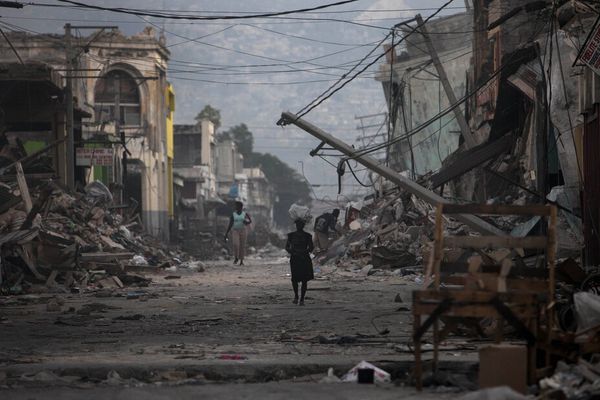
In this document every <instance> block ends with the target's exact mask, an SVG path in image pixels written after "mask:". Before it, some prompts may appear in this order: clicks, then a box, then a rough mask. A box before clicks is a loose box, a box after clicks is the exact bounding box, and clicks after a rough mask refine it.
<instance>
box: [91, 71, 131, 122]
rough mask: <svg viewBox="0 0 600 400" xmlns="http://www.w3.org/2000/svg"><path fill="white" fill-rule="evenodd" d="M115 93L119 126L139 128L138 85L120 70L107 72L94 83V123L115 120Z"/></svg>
mask: <svg viewBox="0 0 600 400" xmlns="http://www.w3.org/2000/svg"><path fill="white" fill-rule="evenodd" d="M117 89H118V92H117ZM117 93H118V95H119V104H120V110H121V118H120V120H121V126H140V125H141V107H140V91H139V88H138V84H137V82H136V80H135V79H133V78H132V76H131V75H130V74H129V73H127V72H125V71H121V70H112V71H109V72H108V73H106V74H104V76H103V77H101V78H99V79H98V82H97V83H96V88H95V90H94V104H95V111H96V121H97V122H111V121H115V120H116V117H117V114H116V110H115V104H116V101H117Z"/></svg>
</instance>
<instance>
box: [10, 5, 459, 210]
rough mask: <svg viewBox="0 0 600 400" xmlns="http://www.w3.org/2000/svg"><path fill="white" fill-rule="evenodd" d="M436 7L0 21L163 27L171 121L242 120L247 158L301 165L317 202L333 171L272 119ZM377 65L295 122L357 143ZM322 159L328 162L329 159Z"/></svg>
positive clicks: (50, 28)
mask: <svg viewBox="0 0 600 400" xmlns="http://www.w3.org/2000/svg"><path fill="white" fill-rule="evenodd" d="M80 1H81V2H85V3H87V4H98V5H103V6H105V7H131V8H143V9H146V10H150V9H157V10H178V11H181V12H183V11H193V10H196V11H198V14H201V15H209V14H210V15H218V14H219V13H220V12H222V13H224V14H227V13H242V12H263V11H282V10H290V9H297V8H305V7H312V6H316V5H322V4H327V3H330V2H333V0H280V1H266V0H243V1H241V0H238V1H233V0H210V1H207V0H204V1H202V0H199V1H190V0H170V1H165V0H119V1H115V0H105V1H94V0H80ZM24 3H25V2H24ZM443 3H445V1H441V0H360V1H357V2H354V3H351V4H347V5H344V6H339V7H332V8H328V9H325V10H322V11H320V12H311V13H303V14H293V15H290V16H286V17H287V18H262V19H245V20H220V21H195V22H189V21H185V20H162V19H154V18H153V19H147V20H146V21H144V20H142V19H141V18H139V17H135V16H129V15H124V14H117V13H112V12H105V11H90V10H85V11H83V10H81V9H77V8H71V7H41V6H26V7H25V8H23V9H21V10H11V9H1V10H0V11H1V13H0V15H1V16H2V17H1V18H0V21H2V22H8V23H10V24H14V25H17V26H19V27H22V28H26V29H29V30H33V31H36V32H52V33H60V32H62V31H63V26H64V24H65V23H66V22H72V23H73V24H78V25H86V24H93V25H98V24H110V25H118V26H119V27H120V29H121V30H122V31H123V32H125V33H127V34H132V33H136V32H139V31H141V30H142V29H143V28H144V26H145V25H149V24H150V23H151V24H154V25H155V26H157V27H158V28H159V29H164V32H165V35H166V38H167V45H168V46H169V50H170V51H171V61H170V63H169V71H168V77H169V79H170V81H171V82H172V83H173V85H174V87H175V92H176V102H177V106H176V114H175V118H176V123H192V122H193V118H194V116H195V115H196V113H197V112H198V111H200V110H201V109H202V107H203V106H204V105H205V104H211V105H212V106H214V107H216V108H218V109H220V110H221V115H222V124H223V128H224V129H227V128H228V127H230V126H233V125H236V124H239V123H246V124H247V125H248V126H249V127H250V130H251V131H252V132H253V133H254V137H255V148H256V150H257V151H261V152H269V153H272V154H275V155H277V156H279V157H280V158H282V159H283V160H285V161H286V162H287V163H288V164H289V165H290V166H292V167H293V168H296V169H297V170H299V171H301V166H302V164H301V163H303V165H304V173H305V175H306V177H307V178H308V180H309V182H311V183H313V184H321V185H329V186H322V187H320V188H317V187H316V188H315V191H316V194H317V197H324V196H326V198H330V199H335V198H336V193H337V188H336V187H335V184H336V183H337V177H336V174H335V169H334V168H333V167H332V166H330V165H329V164H327V163H326V162H325V161H323V160H321V159H319V158H311V157H310V156H309V155H308V152H309V150H310V149H311V148H313V147H314V146H315V145H316V144H317V143H318V142H317V141H316V140H315V139H313V138H312V137H311V136H310V135H308V134H307V133H305V132H303V131H301V130H299V129H298V128H295V127H287V128H285V129H281V128H279V127H277V126H276V125H275V122H276V121H277V120H278V119H279V116H280V114H281V112H282V111H284V110H289V111H292V112H297V111H298V110H300V109H301V108H302V107H304V106H305V105H306V104H308V103H309V102H311V101H312V100H313V99H314V98H316V97H317V96H318V95H319V94H320V93H321V92H323V91H324V90H325V89H326V88H327V87H329V85H331V84H332V83H334V82H335V81H336V80H337V79H339V77H340V76H341V75H342V74H344V73H345V72H347V71H348V70H350V69H351V68H352V67H353V66H354V65H355V64H356V63H357V62H358V61H359V60H360V59H361V58H363V57H364V56H365V55H367V54H368V53H369V52H370V51H371V50H372V49H373V48H374V47H375V45H376V43H377V42H379V41H380V40H382V39H383V38H384V37H385V35H386V34H387V33H388V31H389V27H391V26H393V25H394V24H396V23H397V22H399V21H400V20H401V18H406V17H412V16H414V14H416V13H417V12H420V13H421V14H422V15H423V16H424V17H425V16H427V15H429V14H431V13H432V12H433V11H434V10H433V9H432V8H437V7H439V6H441V5H442V4H443ZM36 4H49V5H59V4H62V5H64V3H59V2H57V1H54V0H40V1H38V2H36ZM463 7H464V1H463V0H455V1H454V2H453V3H452V4H451V5H450V8H448V9H447V10H446V11H445V12H444V14H452V13H456V12H461V11H463V10H464V8H463ZM416 9H418V10H416ZM290 17H291V18H290ZM326 19H327V20H326ZM332 19H336V20H340V21H332ZM344 21H345V22H344ZM366 25H370V26H366ZM190 39H193V40H190ZM381 53H382V49H381V48H378V49H377V50H375V52H374V53H373V55H372V56H371V58H369V59H368V60H367V62H369V61H372V60H373V58H374V57H376V56H378V55H380V54H381ZM379 64H380V63H377V64H375V65H374V66H373V67H371V68H370V69H369V70H367V71H366V72H365V73H364V74H363V75H361V76H360V77H359V78H358V79H356V80H354V81H353V82H351V83H350V84H348V85H347V86H346V87H345V88H343V89H342V90H341V91H339V92H338V93H336V94H335V95H334V96H333V97H331V98H330V99H329V100H327V101H326V102H325V103H323V104H322V105H321V106H319V107H318V108H316V109H315V110H313V111H312V112H310V113H309V114H307V116H306V117H305V118H306V119H307V120H309V121H311V122H313V123H314V124H316V125H317V126H319V127H321V128H322V129H325V130H326V131H329V132H330V133H332V134H334V135H336V136H338V137H339V138H342V139H344V140H346V141H347V142H349V143H352V144H357V143H358V142H356V139H357V137H358V136H359V134H360V132H359V131H358V130H357V125H358V123H359V121H358V120H356V119H355V118H356V117H357V116H364V115H368V114H377V113H381V112H385V110H386V107H385V99H384V95H383V90H382V87H381V84H380V83H379V82H377V81H375V80H374V78H373V76H374V73H375V71H376V70H377V68H378V67H379ZM381 121H382V120H381V117H379V118H374V119H372V120H370V121H368V120H365V123H366V124H378V123H381ZM223 128H222V129H223ZM384 129H385V128H384ZM376 130H377V129H376V128H372V129H370V130H369V131H368V132H367V133H368V134H374V133H375V132H376ZM331 160H332V161H334V162H335V159H331ZM365 173H366V172H365V171H363V172H361V173H360V174H359V175H360V176H361V177H362V178H363V179H365V178H366V177H365ZM344 180H345V181H346V182H347V183H348V184H347V185H346V186H345V188H344V191H343V194H346V195H347V194H349V193H352V191H355V190H359V189H360V188H359V187H356V186H351V185H352V184H353V178H352V177H351V176H350V175H349V174H347V176H345V179H344ZM365 180H366V179H365Z"/></svg>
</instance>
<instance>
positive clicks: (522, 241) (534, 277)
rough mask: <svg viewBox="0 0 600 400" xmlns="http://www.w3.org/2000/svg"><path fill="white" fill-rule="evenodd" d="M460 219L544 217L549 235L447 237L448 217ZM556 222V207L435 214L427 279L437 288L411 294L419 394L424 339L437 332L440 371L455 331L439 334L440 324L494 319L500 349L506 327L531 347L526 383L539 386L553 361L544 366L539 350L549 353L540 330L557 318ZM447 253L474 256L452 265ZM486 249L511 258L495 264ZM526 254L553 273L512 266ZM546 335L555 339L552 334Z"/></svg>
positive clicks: (457, 209) (445, 209)
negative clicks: (442, 348)
mask: <svg viewBox="0 0 600 400" xmlns="http://www.w3.org/2000/svg"><path fill="white" fill-rule="evenodd" d="M457 214H462V215H472V214H480V215H481V214H483V215H520V216H540V217H545V218H547V219H548V228H547V233H546V235H540V236H526V237H512V236H446V235H444V233H443V232H444V220H445V215H457ZM556 220H557V214H556V207H555V206H545V205H528V206H512V205H479V204H469V205H454V204H439V205H438V206H437V210H436V217H435V221H436V226H435V233H434V243H433V251H432V252H431V254H430V259H429V264H428V266H427V270H426V273H425V287H427V286H429V284H430V283H433V288H432V289H423V290H417V291H414V292H413V307H412V310H413V318H414V322H413V340H414V355H415V367H414V377H415V381H416V386H417V389H419V390H420V389H421V388H422V360H421V340H422V338H423V335H424V334H425V333H426V332H427V331H428V330H429V328H431V327H433V360H432V361H433V369H434V371H435V370H436V368H437V363H438V349H439V344H440V342H441V341H442V340H444V338H445V337H446V335H447V334H448V332H449V329H450V328H451V326H452V323H445V325H444V328H443V329H441V330H440V324H439V321H440V319H441V318H448V320H449V321H458V322H460V321H461V320H465V319H469V318H475V319H483V318H494V319H495V320H496V322H497V330H496V341H497V342H498V343H500V342H501V341H502V339H503V337H502V336H503V327H504V322H505V321H506V322H507V323H509V324H510V325H511V326H512V327H513V328H514V329H515V330H516V332H517V333H518V334H519V335H520V336H521V337H522V338H524V339H525V340H526V342H527V354H528V357H527V358H528V360H527V375H528V380H529V381H530V382H534V381H535V379H536V378H537V372H538V371H537V368H538V366H539V365H540V364H542V365H548V364H549V355H548V353H546V355H545V360H538V359H537V349H538V347H546V346H541V344H542V343H541V340H542V338H543V341H544V342H546V344H548V342H549V335H548V334H544V332H542V330H543V329H544V323H545V324H546V325H551V322H552V321H553V316H552V312H553V311H552V308H548V305H549V304H551V303H552V299H553V298H554V287H555V283H554V269H555V253H556ZM447 248H448V249H457V248H460V249H470V250H472V251H473V252H474V254H475V255H473V256H471V257H470V258H469V259H468V261H467V262H466V263H459V262H455V263H446V262H443V259H444V253H445V252H446V251H447V250H446V249H447ZM485 249H507V250H505V251H504V252H503V253H501V255H500V256H498V254H500V252H496V253H494V254H493V255H494V256H495V258H494V257H492V256H490V255H488V254H487V253H485V252H484V250H485ZM523 249H537V250H539V251H542V250H543V251H544V252H545V254H544V256H545V260H546V264H547V269H544V270H543V271H540V268H527V267H523V266H513V261H512V258H513V255H514V254H516V253H521V252H523ZM508 250H511V251H508ZM540 272H542V274H540ZM546 273H547V274H546ZM546 275H547V276H546ZM432 279H433V282H432ZM423 316H427V319H426V320H425V321H424V322H423V323H421V318H422V317H423ZM545 329H546V332H548V331H549V327H548V326H546V327H545ZM540 361H541V362H540Z"/></svg>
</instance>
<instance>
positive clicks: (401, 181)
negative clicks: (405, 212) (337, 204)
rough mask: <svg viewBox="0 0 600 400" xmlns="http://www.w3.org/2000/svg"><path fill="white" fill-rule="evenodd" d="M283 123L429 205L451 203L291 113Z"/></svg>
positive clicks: (466, 218)
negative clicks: (354, 161) (298, 129)
mask: <svg viewBox="0 0 600 400" xmlns="http://www.w3.org/2000/svg"><path fill="white" fill-rule="evenodd" d="M281 121H283V122H285V123H290V124H294V125H296V126H297V127H299V128H300V129H303V130H305V131H306V132H308V133H310V134H311V135H313V136H314V137H316V138H317V139H319V140H321V141H323V142H325V143H326V144H328V145H330V146H331V147H333V148H334V149H336V150H338V151H340V152H342V153H343V154H345V155H346V156H348V157H353V158H354V160H356V162H358V163H360V164H362V165H364V166H365V167H367V168H369V169H370V170H371V171H374V172H376V173H378V174H379V175H380V176H382V177H384V178H385V179H388V180H389V181H391V182H393V183H395V184H396V185H398V186H400V187H401V188H403V189H404V190H406V191H407V192H409V193H411V194H414V195H415V196H417V197H418V198H420V199H422V200H425V201H426V202H428V203H429V204H432V205H434V206H437V204H439V203H444V204H448V203H451V202H450V201H448V200H446V199H444V198H443V197H441V196H439V195H438V194H436V193H434V192H433V191H431V190H429V189H426V188H424V187H423V186H421V185H419V184H418V183H416V182H414V181H412V180H410V179H408V178H405V177H403V176H402V175H400V174H399V173H397V172H396V171H394V170H393V169H392V168H390V167H388V166H386V165H382V164H380V163H379V162H378V161H377V160H375V159H374V158H373V157H370V156H356V149H354V148H353V147H351V146H350V145H348V144H346V143H345V142H343V141H341V140H339V139H337V138H335V137H333V136H332V135H330V134H329V133H327V132H325V131H323V130H322V129H320V128H318V127H317V126H315V125H313V124H311V123H310V122H308V121H305V120H303V119H302V118H299V117H298V116H297V115H295V114H292V113H291V112H284V113H282V114H281ZM455 218H456V219H457V220H459V221H460V222H462V223H464V224H466V225H468V226H469V227H471V228H473V229H474V230H476V231H477V232H480V233H482V234H485V235H497V236H503V235H507V234H506V233H505V232H503V231H501V230H500V229H498V228H496V227H495V226H493V225H491V224H489V223H488V222H486V221H484V220H482V219H481V218H479V217H477V216H475V215H471V214H457V215H456V216H455Z"/></svg>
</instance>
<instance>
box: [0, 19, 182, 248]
mask: <svg viewBox="0 0 600 400" xmlns="http://www.w3.org/2000/svg"><path fill="white" fill-rule="evenodd" d="M10 40H11V42H12V44H13V45H14V47H15V49H16V51H17V52H18V54H19V55H20V58H21V60H19V59H17V57H16V56H15V54H14V52H13V51H12V50H11V48H10V47H9V46H8V44H7V43H3V44H2V45H1V46H0V62H1V63H4V64H5V65H12V66H13V67H12V68H13V69H14V68H15V66H18V65H19V63H20V62H22V63H23V64H25V65H27V66H30V65H41V66H43V68H48V69H49V70H51V71H52V73H53V74H54V75H56V76H57V77H58V78H57V79H60V82H59V83H57V84H56V86H57V87H59V88H64V87H65V86H66V77H67V70H68V69H69V68H70V69H72V71H71V75H70V76H71V83H72V93H73V109H74V110H75V111H74V121H75V123H74V137H73V146H74V149H73V154H74V156H73V157H72V158H73V159H74V161H75V162H74V164H75V165H73V166H69V165H67V164H68V163H69V149H68V145H69V141H68V140H65V141H64V142H62V143H61V144H59V145H58V146H57V155H58V157H59V160H60V162H59V163H58V165H57V169H56V174H57V176H58V177H59V179H61V181H62V182H63V183H65V184H68V183H69V179H68V171H69V169H70V167H72V169H73V171H74V181H75V182H76V183H77V184H79V185H81V186H85V185H86V184H87V183H89V182H91V181H94V180H97V181H101V182H103V183H104V184H105V185H106V186H107V187H109V188H110V189H111V192H112V193H113V195H114V196H115V198H116V200H117V203H119V204H127V205H129V206H130V207H131V208H133V209H135V211H139V212H140V215H141V219H142V224H143V226H144V227H145V229H146V230H147V232H148V233H150V234H152V235H154V236H156V237H159V238H162V239H165V240H166V239H168V237H169V205H170V200H169V194H170V193H172V190H171V189H170V187H172V177H171V176H172V175H171V172H170V168H169V159H172V156H173V155H172V151H169V150H168V147H169V143H172V139H169V135H170V134H171V133H172V131H171V130H170V129H169V128H168V125H169V124H170V123H172V120H173V118H172V112H173V111H174V92H173V90H172V88H171V89H169V85H168V82H167V79H166V72H167V61H168V58H169V52H168V50H167V49H166V47H165V43H164V39H161V38H158V37H157V35H156V33H155V31H154V30H153V29H151V28H147V29H145V30H144V31H143V32H141V33H139V34H136V35H133V36H129V37H128V36H124V35H123V34H121V33H120V32H119V31H118V30H112V29H107V30H100V31H97V32H93V33H92V34H90V35H89V36H85V37H66V36H65V35H31V34H27V33H15V32H13V33H10ZM69 43H70V45H69ZM68 59H70V60H71V63H67V61H66V60H68ZM68 64H70V65H68ZM23 93H28V92H23ZM38 93H39V92H38ZM28 95H29V96H30V98H33V95H34V93H31V92H29V94H28ZM42 97H46V98H49V102H54V104H55V108H62V109H63V110H66V108H67V107H66V105H67V102H66V99H65V95H64V93H61V94H58V93H51V94H49V95H48V96H46V94H43V96H42ZM36 113H37V111H36ZM34 114H35V113H34V111H33V109H32V108H27V105H26V104H23V107H21V109H20V113H14V112H11V115H14V116H16V115H20V117H19V118H20V121H12V122H11V126H13V127H17V128H11V127H10V126H9V127H8V131H9V136H10V131H11V129H12V131H15V129H16V130H17V131H18V132H19V133H18V135H19V136H20V137H21V138H23V139H24V140H23V141H24V142H25V146H26V148H27V147H28V146H30V147H32V148H36V146H37V147H39V146H42V144H41V143H39V142H40V141H42V142H44V144H49V143H50V142H51V141H52V139H60V138H61V135H65V133H61V132H60V129H63V128H60V129H59V128H58V127H59V126H62V125H63V124H67V120H68V119H65V120H64V121H62V120H61V119H60V118H59V116H55V117H53V119H51V120H49V122H47V123H46V125H44V126H42V125H35V124H31V123H30V125H29V126H26V125H27V124H26V122H27V121H31V120H32V118H38V116H34ZM38 114H39V113H38ZM65 117H66V111H65ZM11 118H15V117H11ZM57 118H58V119H57ZM168 120H169V122H168ZM48 124H49V125H48ZM49 126H52V130H54V131H55V133H54V138H52V137H45V138H44V139H40V137H39V136H40V135H43V134H42V132H48V127H49ZM67 128H68V127H67ZM67 128H65V129H67ZM13 136H14V135H13ZM36 143H37V144H36Z"/></svg>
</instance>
